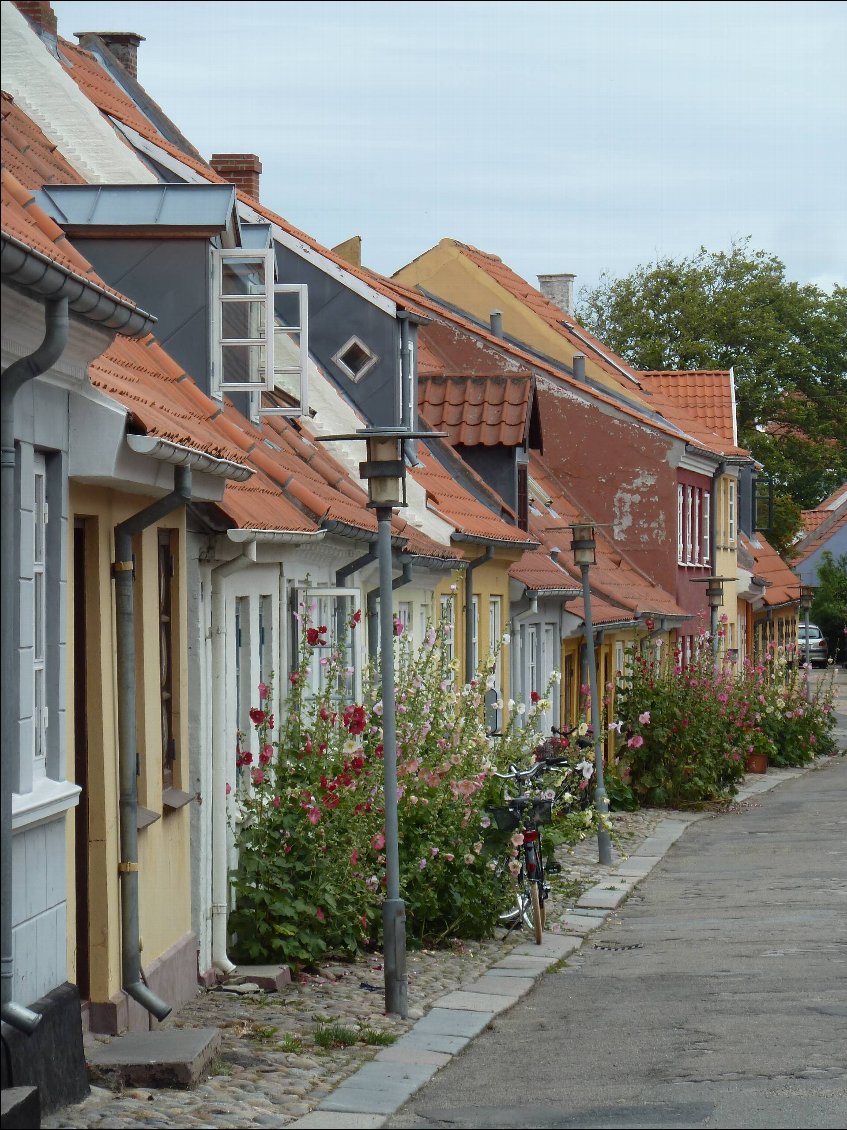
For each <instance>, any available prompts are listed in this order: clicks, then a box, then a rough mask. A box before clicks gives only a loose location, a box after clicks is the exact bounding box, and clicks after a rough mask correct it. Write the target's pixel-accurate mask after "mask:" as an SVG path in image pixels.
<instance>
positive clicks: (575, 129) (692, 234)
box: [54, 0, 847, 287]
mask: <svg viewBox="0 0 847 1130" xmlns="http://www.w3.org/2000/svg"><path fill="white" fill-rule="evenodd" d="M54 8H55V10H56V13H57V15H58V18H59V32H60V34H62V35H64V36H66V37H67V38H69V39H72V38H73V34H72V33H73V32H77V31H100V30H112V31H115V30H117V31H135V32H138V33H139V34H141V35H144V36H145V37H146V42H145V43H143V44H142V45H141V48H140V52H139V79H140V81H141V82H142V83H143V84H144V85H145V86H146V87H147V89H148V90H149V92H150V93H151V94H152V96H153V97H154V98H155V99H156V100H157V101H158V102H159V104H160V105H161V106H162V107H163V109H164V110H165V111H166V112H167V113H168V114H169V116H170V117H171V118H173V120H174V121H175V122H176V124H177V125H178V126H179V127H180V128H181V129H182V131H183V132H184V133H185V134H186V135H187V136H188V137H189V138H190V139H191V140H192V142H193V143H194V144H195V145H196V146H197V148H198V149H199V150H200V151H201V152H202V153H203V154H204V156H207V157H208V156H209V155H210V154H211V153H212V152H255V153H258V154H259V156H260V158H261V160H262V163H263V166H264V171H263V174H262V198H263V200H264V202H265V203H267V204H268V205H269V206H271V207H273V208H274V209H275V210H276V211H278V212H279V213H281V214H282V215H283V216H285V217H286V218H287V219H288V220H290V221H291V222H292V223H294V224H296V225H297V226H299V227H300V228H302V229H303V230H304V231H307V232H309V233H310V234H311V235H312V236H314V237H315V238H316V239H318V240H320V241H321V242H322V243H323V244H325V245H327V246H332V245H333V244H336V243H339V242H340V241H341V240H343V239H346V238H347V237H349V236H352V235H361V236H362V239H363V260H364V262H365V263H366V265H367V266H370V267H373V268H375V269H376V270H378V271H381V272H383V273H385V274H390V273H391V272H393V271H394V270H396V269H397V268H398V267H400V266H402V265H403V264H404V263H406V262H407V261H408V260H409V259H412V258H414V256H416V255H418V254H420V253H421V252H422V251H424V250H426V249H427V248H429V247H431V246H432V245H433V244H435V243H437V242H438V240H439V239H441V238H443V237H444V236H451V237H454V238H456V239H460V240H463V241H464V242H467V243H472V244H474V245H476V246H478V247H481V248H483V249H484V250H486V251H490V252H492V253H494V254H496V255H499V256H500V257H501V258H502V259H503V260H505V262H506V263H508V264H509V265H510V266H511V267H512V268H514V270H516V271H517V272H518V273H519V274H521V275H523V276H524V277H525V278H527V279H529V281H530V282H533V283H534V282H535V276H536V275H537V274H539V273H545V272H555V271H574V272H576V274H577V285H578V286H580V285H593V284H594V283H596V281H597V279H598V277H599V275H600V274H601V272H603V271H606V272H608V273H610V274H611V275H613V276H616V275H621V274H625V273H627V272H628V271H630V270H632V268H633V267H635V266H636V265H638V264H639V263H646V262H649V261H650V260H652V259H653V258H655V257H656V256H657V255H670V256H674V257H679V256H683V255H688V254H692V253H694V252H695V251H696V250H697V249H698V248H699V247H700V245H701V244H702V245H705V246H706V247H708V248H709V249H711V250H718V249H723V248H727V247H728V246H729V244H730V242H731V240H732V239H733V238H736V237H741V236H744V235H751V236H752V239H753V244H754V246H756V247H761V248H764V249H765V250H767V251H770V252H773V253H774V254H776V255H778V256H779V257H780V258H782V259H783V260H784V262H785V263H786V266H787V268H788V273H789V276H790V277H791V278H794V279H796V280H798V281H800V282H816V283H818V284H819V285H822V286H825V287H829V286H830V285H831V284H832V283H833V282H839V283H841V284H847V209H845V199H847V191H845V185H847V144H846V143H845V138H847V121H846V120H845V119H847V67H845V64H844V49H845V43H847V4H845V3H804V4H796V3H793V2H792V3H759V2H757V3H637V2H634V3H520V4H518V3H497V2H494V3H424V4H420V3H416V4H409V3H394V4H391V3H382V2H379V3H356V2H351V3H341V4H339V3H293V4H292V3H273V2H271V3H259V4H257V3H246V2H245V3H229V2H218V3H182V2H178V0H173V2H169V3H149V2H148V3H111V2H103V3H88V2H84V3H83V2H80V3H78V2H76V0H56V2H55V3H54Z"/></svg>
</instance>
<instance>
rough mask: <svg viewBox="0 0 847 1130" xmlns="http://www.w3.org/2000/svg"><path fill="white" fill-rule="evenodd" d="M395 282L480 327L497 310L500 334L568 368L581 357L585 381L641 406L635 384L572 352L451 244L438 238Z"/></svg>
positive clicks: (572, 348) (588, 353) (583, 350)
mask: <svg viewBox="0 0 847 1130" xmlns="http://www.w3.org/2000/svg"><path fill="white" fill-rule="evenodd" d="M395 277H396V278H397V280H398V282H401V283H403V285H404V286H409V287H415V286H421V287H422V288H423V289H424V290H427V291H429V293H430V294H434V295H437V296H438V297H439V298H441V299H443V300H444V301H445V302H448V303H450V304H451V305H453V306H457V307H458V308H459V309H460V310H465V311H467V312H468V313H469V314H472V315H473V316H474V317H475V318H477V319H479V321H481V322H484V323H486V324H487V323H488V322H489V320H490V316H491V312H492V311H493V310H499V311H500V312H501V313H502V315H503V332H504V333H505V334H506V335H508V336H509V337H511V338H514V339H515V340H517V341H520V342H524V343H526V344H527V345H529V346H531V347H532V348H533V349H535V350H538V351H539V352H540V353H543V354H544V355H545V356H547V357H551V358H553V359H554V360H556V361H560V362H562V363H563V364H565V365H568V366H570V365H571V364H572V362H573V355H574V353H583V354H584V355H585V372H586V375H587V376H589V377H591V378H592V379H594V380H597V381H599V382H600V383H601V384H602V385H604V386H605V387H606V388H609V389H612V390H614V391H616V392H619V391H620V386H621V381H623V382H624V383H625V384H626V386H627V390H628V391H629V392H630V393H631V395H632V397H633V399H634V400H636V401H642V398H641V397H640V396H639V393H638V388H637V386H636V385H634V384H631V382H629V381H628V380H627V379H626V378H625V377H623V376H622V377H621V379H620V381H619V380H617V379H616V378H614V377H612V376H610V374H609V373H608V372H607V370H606V369H604V368H601V366H600V365H598V364H597V363H596V362H595V361H594V360H593V357H592V354H591V351H590V349H588V347H587V346H586V347H585V348H582V347H577V346H575V345H573V344H572V343H571V342H570V341H569V340H568V339H567V338H566V337H564V336H563V335H562V334H560V333H557V332H556V330H555V329H553V327H552V326H550V325H549V324H548V323H547V322H546V321H545V320H544V319H543V318H542V317H540V316H539V315H538V314H536V313H535V312H534V311H533V310H531V309H530V308H529V307H528V306H526V305H525V304H524V303H523V302H521V300H520V299H519V298H516V297H515V296H514V295H513V294H511V293H510V292H509V291H507V290H504V289H503V287H501V286H500V285H499V284H498V283H497V282H496V281H495V280H494V279H492V278H491V276H490V275H489V274H487V273H486V272H485V271H484V270H482V269H481V268H480V267H478V266H477V265H476V264H475V263H472V262H471V260H470V259H468V257H467V256H466V255H463V254H462V252H461V250H460V248H459V247H457V246H456V244H455V243H454V241H453V240H450V239H443V240H442V241H441V242H440V243H439V244H438V246H437V247H433V248H432V249H431V250H430V251H426V252H425V253H424V254H423V255H421V256H420V257H419V258H417V259H415V260H414V261H413V262H411V263H409V264H407V266H405V267H402V268H401V269H400V270H399V271H398V272H397V274H396V276H395ZM530 285H532V284H530ZM564 316H565V315H564V313H563V314H562V317H564ZM642 402H643V401H642Z"/></svg>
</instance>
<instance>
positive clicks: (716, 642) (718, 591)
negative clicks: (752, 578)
mask: <svg viewBox="0 0 847 1130" xmlns="http://www.w3.org/2000/svg"><path fill="white" fill-rule="evenodd" d="M729 579H730V578H729V577H695V578H694V583H695V584H703V585H705V586H706V601H707V603H708V605H709V632H710V634H711V637H712V656H713V657H714V664H715V671H717V670H718V668H719V666H720V638H719V636H718V609H719V608H720V607H721V605H722V604H723V586H724V582H725V581H728V580H729Z"/></svg>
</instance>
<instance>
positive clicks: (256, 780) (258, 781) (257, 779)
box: [251, 769, 265, 785]
mask: <svg viewBox="0 0 847 1130" xmlns="http://www.w3.org/2000/svg"><path fill="white" fill-rule="evenodd" d="M251 776H252V778H253V784H254V785H262V784H264V781H265V771H264V769H254V770H253V772H252V774H251Z"/></svg>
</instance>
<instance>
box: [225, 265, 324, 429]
mask: <svg viewBox="0 0 847 1130" xmlns="http://www.w3.org/2000/svg"><path fill="white" fill-rule="evenodd" d="M212 267H213V275H212V277H213V290H212V380H211V392H212V396H213V397H215V398H216V399H218V400H221V399H223V396H224V394H225V393H227V392H249V393H251V394H253V399H254V401H257V402H258V403H259V405H260V407H259V414H260V415H265V414H274V415H287V416H300V415H302V414H303V413H304V412H306V411H308V404H307V395H306V387H307V386H306V374H307V365H308V301H307V288H306V287H305V286H301V285H298V284H291V283H275V281H274V271H275V256H274V252H273V250H272V249H268V250H266V251H253V250H248V249H244V248H234V249H226V250H215V251H214V252H213V264H212ZM275 388H278V389H279V390H280V391H281V392H284V393H286V394H287V395H288V396H289V397H291V398H293V399H294V400H295V401H299V404H298V405H297V406H295V407H285V408H279V407H274V408H263V407H261V393H262V392H264V391H266V390H272V389H275Z"/></svg>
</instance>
